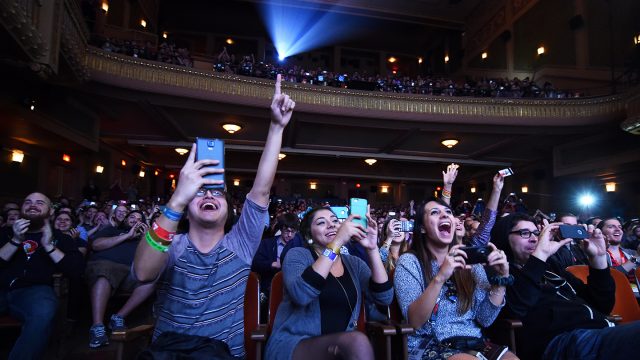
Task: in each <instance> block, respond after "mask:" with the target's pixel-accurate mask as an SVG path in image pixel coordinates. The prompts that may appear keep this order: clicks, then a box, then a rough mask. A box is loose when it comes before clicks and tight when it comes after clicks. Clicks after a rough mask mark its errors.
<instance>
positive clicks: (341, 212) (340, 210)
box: [331, 206, 349, 220]
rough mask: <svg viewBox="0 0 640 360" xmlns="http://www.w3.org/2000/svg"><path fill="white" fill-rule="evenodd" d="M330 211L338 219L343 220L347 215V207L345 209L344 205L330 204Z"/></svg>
mask: <svg viewBox="0 0 640 360" xmlns="http://www.w3.org/2000/svg"><path fill="white" fill-rule="evenodd" d="M331 211H333V213H334V214H336V216H337V217H338V219H340V220H344V219H346V218H347V217H348V216H349V209H347V207H346V206H331Z"/></svg>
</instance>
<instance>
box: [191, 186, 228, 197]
mask: <svg viewBox="0 0 640 360" xmlns="http://www.w3.org/2000/svg"><path fill="white" fill-rule="evenodd" d="M207 191H209V192H211V196H213V197H225V194H224V192H222V191H220V190H212V189H205V188H200V190H198V192H196V196H197V197H203V196H205V195H206V194H207Z"/></svg>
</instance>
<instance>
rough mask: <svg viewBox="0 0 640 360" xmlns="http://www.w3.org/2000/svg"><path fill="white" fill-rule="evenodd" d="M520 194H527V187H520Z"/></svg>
mask: <svg viewBox="0 0 640 360" xmlns="http://www.w3.org/2000/svg"><path fill="white" fill-rule="evenodd" d="M520 192H521V193H523V194H526V193H528V192H529V187H528V186H527V185H522V187H521V188H520Z"/></svg>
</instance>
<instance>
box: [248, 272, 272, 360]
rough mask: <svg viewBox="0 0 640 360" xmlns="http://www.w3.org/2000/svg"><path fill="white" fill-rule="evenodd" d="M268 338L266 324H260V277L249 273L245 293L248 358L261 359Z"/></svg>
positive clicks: (251, 359)
mask: <svg viewBox="0 0 640 360" xmlns="http://www.w3.org/2000/svg"><path fill="white" fill-rule="evenodd" d="M266 340H267V329H266V325H263V324H260V279H259V277H258V274H257V273H255V272H251V273H249V278H248V280H247V289H246V291H245V293H244V350H245V352H246V359H247V360H254V359H255V360H261V359H262V357H263V355H262V353H263V351H264V344H265V342H266Z"/></svg>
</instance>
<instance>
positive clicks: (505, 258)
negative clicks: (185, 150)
mask: <svg viewBox="0 0 640 360" xmlns="http://www.w3.org/2000/svg"><path fill="white" fill-rule="evenodd" d="M281 81H282V78H281V77H280V76H278V77H277V78H276V87H275V91H274V96H273V101H272V104H271V108H270V112H271V120H270V125H269V132H268V135H267V139H266V142H265V146H264V151H263V153H262V156H261V158H260V162H259V164H258V168H257V173H256V177H255V180H254V181H253V185H252V187H251V189H250V191H249V192H248V193H247V194H246V196H244V199H243V200H242V202H237V201H234V197H233V196H232V194H231V193H230V192H227V189H226V188H225V184H224V182H223V181H222V180H216V179H214V178H212V177H209V176H207V175H211V174H220V173H222V172H223V170H222V169H219V168H216V167H214V166H215V165H217V164H218V160H207V159H204V160H198V161H196V160H195V155H194V154H195V150H196V148H195V144H194V145H193V147H192V149H191V152H190V154H189V156H188V159H187V160H186V163H185V164H184V166H183V168H182V169H181V171H180V176H179V179H178V182H177V185H176V188H175V191H174V192H173V193H172V194H171V196H170V198H168V200H167V201H163V202H162V203H158V202H154V201H151V202H149V201H144V202H140V201H134V202H133V203H132V202H130V201H129V202H127V201H119V200H111V201H104V202H100V200H103V199H101V198H100V193H101V192H100V191H98V190H97V189H96V188H95V187H91V186H89V187H87V189H85V190H86V191H83V193H85V194H87V195H88V197H91V198H90V199H87V200H86V201H83V202H82V203H81V204H75V206H74V204H71V203H70V202H69V200H68V199H65V198H59V199H54V200H55V202H54V201H52V200H51V199H50V198H49V197H47V196H46V195H44V194H42V193H39V192H34V193H32V194H29V195H28V196H26V197H25V198H24V199H22V200H20V201H18V200H17V199H16V202H9V203H5V204H4V206H3V219H2V228H1V230H0V312H8V313H9V314H10V315H11V316H13V317H15V318H17V319H18V320H19V321H21V322H22V323H23V326H22V332H21V334H20V336H19V337H18V340H17V341H16V343H15V344H14V347H13V349H12V350H11V353H10V356H9V358H10V359H38V358H40V357H41V356H42V354H43V351H44V349H45V348H46V345H47V341H48V338H49V335H50V333H51V329H52V324H53V321H54V318H55V317H54V314H55V310H56V307H57V298H56V295H55V293H54V292H53V289H52V286H51V284H52V276H53V274H54V273H55V272H62V273H63V274H64V276H65V277H68V278H69V279H70V280H71V286H72V287H73V284H74V282H76V283H78V282H84V283H85V284H86V285H87V286H88V288H89V297H90V304H91V313H92V314H91V315H92V325H91V327H90V329H89V333H90V343H89V346H90V347H92V348H98V347H101V346H104V345H107V344H108V342H109V336H108V331H109V330H111V331H121V330H123V329H126V328H127V324H126V318H127V316H128V315H129V314H130V313H131V312H132V311H133V310H134V309H136V308H137V307H138V306H139V305H140V304H141V303H142V302H143V301H144V300H145V299H147V298H149V297H150V296H153V295H155V297H156V306H155V307H154V315H155V318H156V323H155V328H154V334H153V346H154V347H155V348H154V349H155V350H154V351H164V352H165V353H166V352H170V351H173V352H174V354H173V355H174V356H177V357H179V356H180V355H179V354H177V353H175V352H178V351H179V350H177V349H179V348H180V345H184V346H187V348H188V345H187V344H192V343H193V342H192V341H194V339H200V340H199V341H202V339H205V340H206V341H207V342H209V343H210V344H212V346H214V348H215V349H217V350H216V353H215V354H210V355H212V356H213V355H216V356H218V357H217V358H220V357H219V356H223V355H224V354H221V352H224V353H225V354H226V355H227V356H228V358H230V359H231V358H233V357H243V356H244V355H245V350H244V322H243V320H244V318H243V316H244V312H243V306H244V305H243V304H244V296H245V294H244V292H245V287H246V282H247V278H248V275H249V271H250V270H253V271H255V272H257V273H258V274H259V275H260V277H261V281H262V283H263V287H262V290H263V292H264V298H265V299H266V298H268V297H269V296H270V294H269V280H270V279H271V278H273V277H274V275H275V274H277V273H278V272H282V279H283V287H284V292H283V298H282V302H281V303H280V306H279V308H278V311H277V314H276V316H275V320H274V323H273V324H271V325H272V329H273V330H272V332H271V334H270V336H269V340H268V342H267V345H266V349H265V356H266V358H267V359H306V358H313V359H316V358H317V359H338V358H345V359H367V360H369V359H373V358H374V353H373V347H372V345H371V343H370V341H369V339H368V337H367V336H366V335H365V334H364V333H362V332H359V331H353V330H355V329H356V328H357V322H358V317H359V313H360V308H361V307H364V308H365V309H366V311H367V317H368V318H369V319H374V320H375V319H384V318H385V317H386V315H385V314H386V311H384V310H382V311H381V310H380V309H381V308H382V309H384V308H385V307H387V306H389V305H390V304H391V303H392V301H393V299H394V297H395V299H396V300H397V304H398V306H399V308H400V312H401V314H402V316H403V318H404V320H405V321H406V322H407V323H408V324H410V325H411V326H412V327H413V328H414V329H415V332H414V333H413V334H411V335H409V340H408V352H409V358H410V359H466V358H469V359H471V358H476V357H475V355H470V354H477V353H480V354H485V355H487V356H488V352H489V351H494V352H495V349H499V350H500V351H499V354H500V356H501V357H500V358H502V359H516V358H518V357H520V358H525V359H528V358H531V359H537V358H544V359H566V358H574V359H577V358H581V359H584V358H590V359H606V358H608V357H609V355H610V354H611V352H614V353H615V354H616V356H618V357H621V358H633V357H634V356H635V355H636V354H637V348H636V346H635V342H634V340H637V339H638V338H640V322H633V323H629V324H625V325H616V324H614V323H612V322H611V321H610V320H609V319H608V318H607V315H608V314H609V313H610V311H611V309H612V307H613V305H614V302H615V286H614V282H613V279H612V276H611V274H610V270H609V269H610V268H611V269H616V270H615V271H622V272H623V273H625V274H626V275H628V276H629V279H630V280H631V281H637V279H635V275H634V271H635V269H636V268H637V266H638V265H637V264H638V260H637V256H638V252H639V251H640V246H639V245H640V244H639V239H640V221H638V220H633V221H629V222H628V223H627V224H625V226H624V227H623V223H622V221H621V220H620V219H618V218H613V217H602V218H598V219H595V218H594V219H590V221H589V223H588V224H584V227H580V229H583V231H584V232H586V233H587V234H588V235H587V236H585V238H584V239H581V241H579V242H578V241H574V239H572V238H563V237H562V236H561V232H560V231H558V229H559V228H560V227H561V226H563V225H577V224H578V218H577V217H576V216H575V215H573V214H568V213H567V214H561V215H560V216H558V217H557V221H554V219H552V218H551V217H549V216H547V215H545V214H544V213H542V212H540V211H538V212H536V213H535V214H534V216H530V215H529V214H528V213H527V209H526V207H525V206H524V204H523V203H522V202H521V201H520V200H518V199H517V197H515V196H514V195H512V194H509V195H507V196H504V197H502V189H503V187H504V182H505V178H504V177H503V176H502V175H501V174H500V173H498V174H496V175H495V176H494V177H493V179H492V183H493V186H492V189H491V194H490V197H489V199H488V201H487V202H486V203H484V202H483V203H476V204H475V206H471V205H470V204H469V203H468V202H467V203H465V202H464V201H462V202H461V203H460V205H459V206H457V207H455V209H454V208H453V207H452V205H451V197H452V191H453V190H452V189H453V184H454V182H455V180H456V178H457V175H458V171H459V170H460V169H459V166H458V165H455V164H451V165H449V166H447V168H446V169H445V170H444V171H443V184H442V192H441V194H440V197H438V198H431V199H424V200H423V199H416V200H417V201H411V202H410V203H409V204H404V205H403V206H395V207H393V206H388V205H387V206H385V207H379V208H378V209H374V208H371V206H369V207H367V208H366V210H364V212H363V213H361V214H348V212H345V211H344V209H345V207H344V204H342V203H340V204H332V203H329V204H327V203H325V202H323V201H320V202H314V201H307V200H301V201H291V202H289V201H278V200H277V198H271V194H270V191H271V187H272V184H273V179H274V177H275V174H276V170H277V164H278V154H279V152H280V147H281V143H282V134H283V130H284V128H285V127H286V126H287V124H288V122H289V120H290V119H291V116H292V112H293V109H294V107H295V102H293V101H292V100H291V99H290V98H289V97H288V96H287V95H286V94H283V93H281V90H280V87H281ZM133 198H135V196H133ZM236 198H237V197H236ZM272 200H273V201H272ZM332 205H333V206H332ZM374 207H375V206H374ZM271 218H273V219H274V220H273V221H270V219H271ZM181 223H182V224H181ZM185 223H186V224H185ZM576 264H584V265H587V266H588V268H589V277H588V281H587V282H586V283H583V282H582V281H580V280H578V279H577V278H576V277H574V276H573V275H572V274H571V273H569V272H568V271H567V270H566V267H567V266H570V265H576ZM630 286H631V284H630ZM120 290H126V291H130V292H131V295H130V296H129V298H128V300H127V301H126V303H125V304H124V305H123V306H122V307H121V308H119V309H118V310H117V311H116V312H114V313H113V314H111V316H110V317H108V319H105V316H106V315H107V314H106V304H107V303H108V302H109V300H110V298H111V296H112V295H113V294H114V293H116V292H117V291H120ZM500 316H505V317H510V318H517V319H520V320H521V321H522V323H523V328H522V329H521V331H523V332H524V334H525V336H523V337H522V339H521V340H522V344H521V345H519V348H518V357H516V355H515V354H514V353H512V352H509V351H508V349H507V348H506V347H505V346H497V345H495V344H491V343H490V342H488V341H487V339H486V338H485V337H484V333H483V329H484V328H486V327H488V326H490V325H491V324H492V323H493V322H494V321H495V319H496V318H497V317H500ZM168 344H171V346H172V347H171V348H165V347H163V346H169V345H168ZM223 358H226V357H223Z"/></svg>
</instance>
